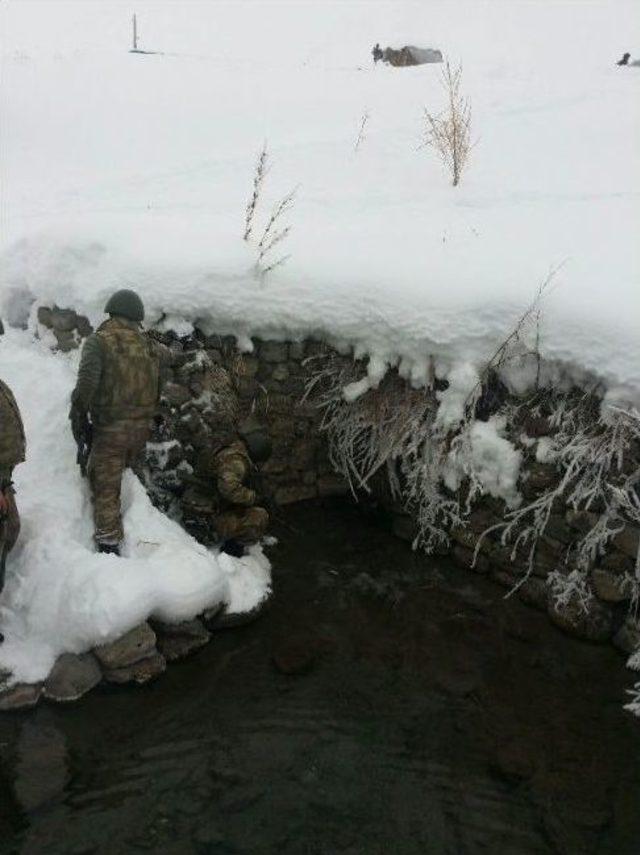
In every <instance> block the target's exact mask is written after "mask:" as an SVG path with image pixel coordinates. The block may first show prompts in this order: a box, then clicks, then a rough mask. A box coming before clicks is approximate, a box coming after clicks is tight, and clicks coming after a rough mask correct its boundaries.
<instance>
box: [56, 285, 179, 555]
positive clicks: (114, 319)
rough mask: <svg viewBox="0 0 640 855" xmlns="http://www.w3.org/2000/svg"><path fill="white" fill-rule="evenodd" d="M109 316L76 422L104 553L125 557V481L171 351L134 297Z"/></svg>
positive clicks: (91, 342)
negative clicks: (145, 325) (152, 333)
mask: <svg viewBox="0 0 640 855" xmlns="http://www.w3.org/2000/svg"><path fill="white" fill-rule="evenodd" d="M104 311H105V313H106V314H108V315H109V319H108V320H106V321H104V323H103V324H102V325H101V326H100V327H99V328H98V329H97V330H96V332H95V333H93V334H92V335H90V336H89V337H88V338H87V340H86V341H85V343H84V346H83V349H82V356H81V359H80V367H79V369H78V379H77V382H76V386H75V389H74V390H73V393H72V396H71V410H70V413H69V418H70V420H71V429H72V431H73V435H74V438H75V440H76V443H77V445H78V463H79V464H80V467H81V470H82V472H83V474H87V475H88V477H89V483H90V487H91V495H92V499H93V516H94V539H95V542H96V545H97V548H98V551H99V552H106V553H113V554H115V555H119V554H120V548H121V544H122V541H123V539H124V531H123V527H122V514H121V507H120V490H121V484H122V476H123V473H124V471H125V469H127V468H134V467H135V464H136V462H137V460H138V459H139V457H140V455H141V453H142V451H143V450H144V447H145V444H146V442H147V439H148V437H149V434H150V430H151V422H152V419H153V417H154V415H155V413H156V410H157V406H158V402H159V398H160V385H161V367H162V365H164V364H165V363H166V362H168V361H169V351H168V349H167V348H165V347H163V346H162V345H160V344H159V343H158V342H156V341H154V340H153V339H152V338H150V337H149V336H148V335H146V334H145V333H144V332H143V330H142V327H141V324H142V321H143V320H144V305H143V303H142V300H141V299H140V297H139V296H138V295H137V294H136V293H135V291H131V290H129V289H122V290H120V291H116V292H115V293H114V294H113V295H112V296H111V297H110V299H109V300H108V302H107V304H106V306H105V308H104Z"/></svg>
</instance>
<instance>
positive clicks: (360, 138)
mask: <svg viewBox="0 0 640 855" xmlns="http://www.w3.org/2000/svg"><path fill="white" fill-rule="evenodd" d="M368 121H369V113H368V112H366V111H365V112H364V113H363V115H362V118H361V119H360V126H359V127H358V136H357V137H356V141H355V145H354V146H353V150H354V151H355V152H356V154H357V153H358V149H359V148H360V146H361V145H362V143H363V142H364V140H365V132H364V131H365V128H366V126H367V122H368Z"/></svg>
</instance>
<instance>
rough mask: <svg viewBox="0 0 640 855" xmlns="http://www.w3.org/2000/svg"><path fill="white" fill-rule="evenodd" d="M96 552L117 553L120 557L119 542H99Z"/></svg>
mask: <svg viewBox="0 0 640 855" xmlns="http://www.w3.org/2000/svg"><path fill="white" fill-rule="evenodd" d="M98 552H103V553H104V554H105V555H117V556H118V558H119V557H120V544H118V543H99V544H98Z"/></svg>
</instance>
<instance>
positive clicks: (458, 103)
mask: <svg viewBox="0 0 640 855" xmlns="http://www.w3.org/2000/svg"><path fill="white" fill-rule="evenodd" d="M461 81H462V66H461V65H459V66H458V67H457V68H455V69H452V68H451V65H450V64H449V60H447V61H446V62H445V64H444V68H443V70H442V85H443V87H444V89H445V92H446V95H447V106H446V108H445V109H444V110H443V112H442V113H439V114H438V115H433V114H432V113H430V112H429V111H428V110H427V109H426V108H425V111H424V117H425V130H424V144H425V145H426V146H429V147H430V148H433V149H435V151H436V152H437V153H438V154H439V155H440V159H441V160H442V162H443V163H444V165H445V167H446V169H447V170H448V172H449V173H450V175H451V179H452V182H453V186H454V187H457V186H458V184H459V183H460V178H461V176H462V172H463V170H464V168H465V166H466V164H467V161H468V159H469V153H470V151H471V148H472V143H471V104H470V103H469V101H468V99H467V98H465V97H464V96H463V95H462V94H461V92H460V84H461Z"/></svg>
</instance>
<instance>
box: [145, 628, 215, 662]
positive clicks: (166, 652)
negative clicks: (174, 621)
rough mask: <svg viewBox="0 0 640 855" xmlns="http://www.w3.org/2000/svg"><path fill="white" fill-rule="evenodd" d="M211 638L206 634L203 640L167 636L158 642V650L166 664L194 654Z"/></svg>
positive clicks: (183, 636) (184, 636)
mask: <svg viewBox="0 0 640 855" xmlns="http://www.w3.org/2000/svg"><path fill="white" fill-rule="evenodd" d="M210 638H211V636H210V635H209V633H207V635H206V637H204V638H193V637H190V636H187V635H182V636H180V635H168V636H166V637H165V638H161V639H159V640H158V649H159V651H160V653H161V654H162V655H163V656H164V658H165V659H166V660H167V662H175V660H176V659H184V657H185V656H188V655H189V654H190V653H195V651H196V650H200V648H201V647H204V646H205V644H207V643H208V641H209V639H210Z"/></svg>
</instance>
